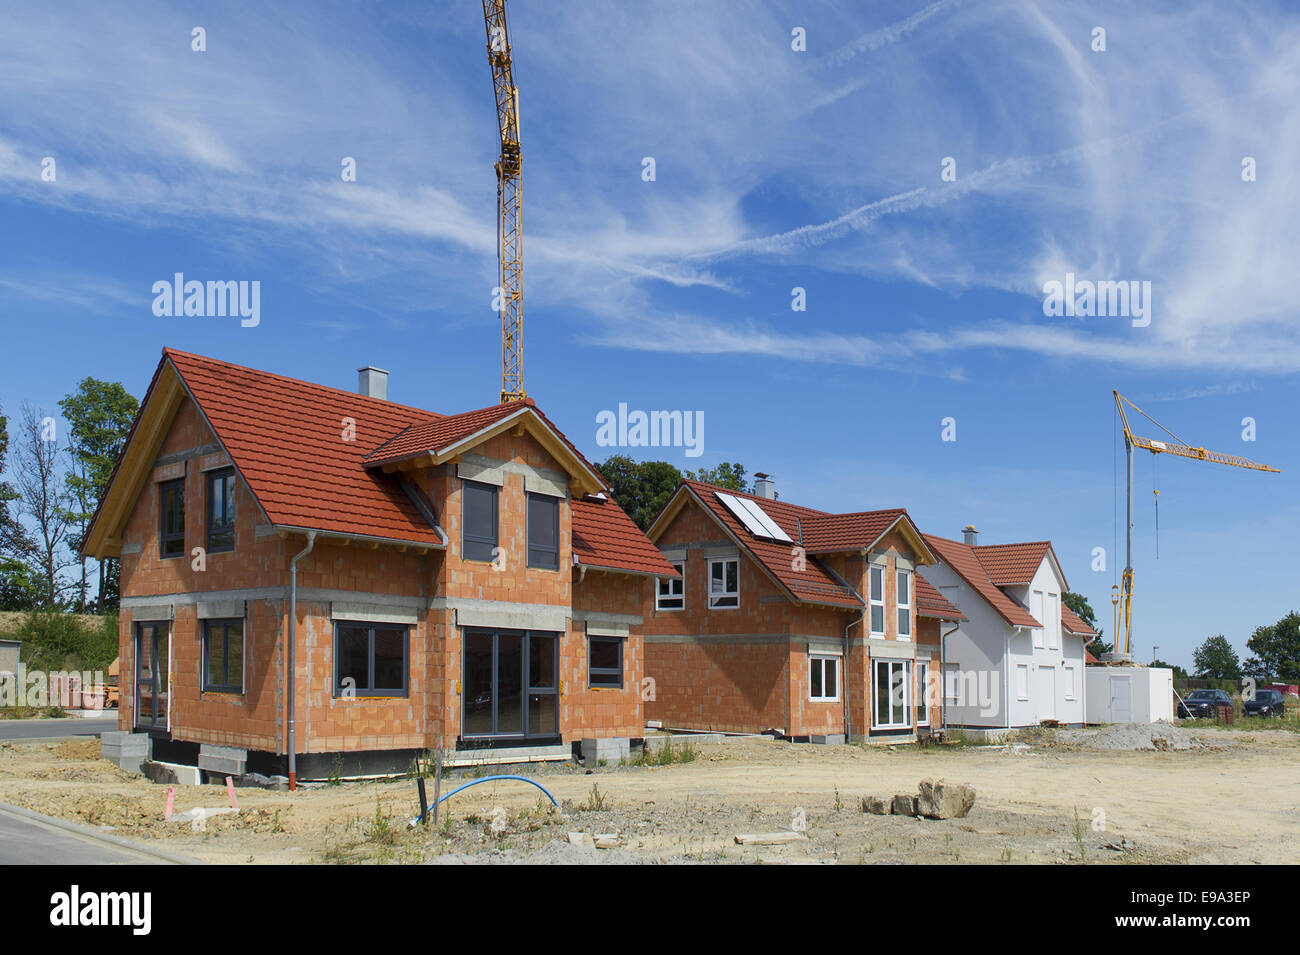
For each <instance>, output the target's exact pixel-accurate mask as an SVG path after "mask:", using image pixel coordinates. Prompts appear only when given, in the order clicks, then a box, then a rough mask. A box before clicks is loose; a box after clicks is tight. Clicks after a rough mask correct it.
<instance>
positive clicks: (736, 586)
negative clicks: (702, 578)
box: [709, 557, 740, 610]
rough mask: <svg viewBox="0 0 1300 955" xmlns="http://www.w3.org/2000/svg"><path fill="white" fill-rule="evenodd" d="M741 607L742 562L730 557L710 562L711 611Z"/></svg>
mask: <svg viewBox="0 0 1300 955" xmlns="http://www.w3.org/2000/svg"><path fill="white" fill-rule="evenodd" d="M739 606H740V560H739V558H736V557H728V558H724V559H722V560H711V561H709V609H710V610H726V609H729V608H735V607H739Z"/></svg>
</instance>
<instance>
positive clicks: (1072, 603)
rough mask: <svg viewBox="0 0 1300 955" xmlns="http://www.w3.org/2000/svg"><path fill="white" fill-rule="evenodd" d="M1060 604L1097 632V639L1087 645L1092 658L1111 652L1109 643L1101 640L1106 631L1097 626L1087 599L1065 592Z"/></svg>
mask: <svg viewBox="0 0 1300 955" xmlns="http://www.w3.org/2000/svg"><path fill="white" fill-rule="evenodd" d="M1061 602H1062V603H1064V604H1065V605H1066V606H1067V607H1069V608H1070V609H1071V610H1073V611H1074V612H1075V613H1076V614H1078V615H1079V619H1080V620H1082V621H1083V622H1084V623H1086V624H1087V625H1088V626H1090V627H1092V629H1094V630H1096V631H1097V639H1095V640H1093V641H1092V643H1090V644H1088V650H1089V652H1091V653H1092V654H1093V656H1098V657H1099V656H1101V655H1102V654H1103V653H1110V652H1111V650H1113V649H1114V648H1113V647H1112V646H1111V645H1110V644H1109V643H1107V642H1106V641H1105V640H1103V639H1102V635H1103V634H1104V633H1105V632H1106V631H1105V630H1103V629H1102V628H1101V627H1099V626H1097V614H1096V612H1095V611H1094V610H1093V609H1092V605H1091V604H1090V603H1088V598H1087V597H1085V596H1083V594H1076V593H1074V592H1073V591H1070V590H1067V591H1066V592H1065V593H1063V594H1061Z"/></svg>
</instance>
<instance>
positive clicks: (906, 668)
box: [871, 659, 912, 730]
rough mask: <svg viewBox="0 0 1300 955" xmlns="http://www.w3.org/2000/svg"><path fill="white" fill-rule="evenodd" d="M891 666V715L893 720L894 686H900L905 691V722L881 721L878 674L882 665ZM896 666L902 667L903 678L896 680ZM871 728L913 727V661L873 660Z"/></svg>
mask: <svg viewBox="0 0 1300 955" xmlns="http://www.w3.org/2000/svg"><path fill="white" fill-rule="evenodd" d="M882 666H883V667H888V668H889V679H888V685H889V716H890V718H891V720H892V718H893V714H894V706H893V696H894V687H895V686H898V687H899V688H901V689H902V691H903V722H901V723H894V722H889V723H881V722H879V718H880V694H879V692H878V687H879V686H880V683H879V680H878V678H877V676H876V673H877V670H878V669H879V668H880V667H882ZM894 667H900V668H901V669H902V674H903V675H902V678H901V680H895V678H894V671H893V668H894ZM871 696H872V700H871V728H872V729H877V730H902V729H910V728H911V727H912V661H911V660H891V659H880V660H872V661H871Z"/></svg>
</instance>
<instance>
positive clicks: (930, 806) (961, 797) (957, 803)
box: [916, 779, 975, 819]
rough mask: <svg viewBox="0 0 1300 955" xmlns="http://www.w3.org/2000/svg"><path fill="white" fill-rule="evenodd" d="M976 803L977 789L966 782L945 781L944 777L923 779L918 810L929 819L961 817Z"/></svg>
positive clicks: (917, 801)
mask: <svg viewBox="0 0 1300 955" xmlns="http://www.w3.org/2000/svg"><path fill="white" fill-rule="evenodd" d="M973 805H975V789H974V787H972V786H967V785H966V784H965V783H945V782H944V781H943V780H942V779H940V780H938V781H935V780H932V779H923V780H921V793H920V795H919V796H917V799H916V806H917V811H918V812H919V813H920V814H921V815H922V816H925V817H926V818H927V819H960V818H961V817H962V816H964V815H966V813H968V812H970V810H971V806H973Z"/></svg>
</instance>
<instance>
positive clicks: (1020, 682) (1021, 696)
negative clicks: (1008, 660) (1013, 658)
mask: <svg viewBox="0 0 1300 955" xmlns="http://www.w3.org/2000/svg"><path fill="white" fill-rule="evenodd" d="M1016 699H1017V700H1027V699H1029V664H1028V663H1017V664H1016Z"/></svg>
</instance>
